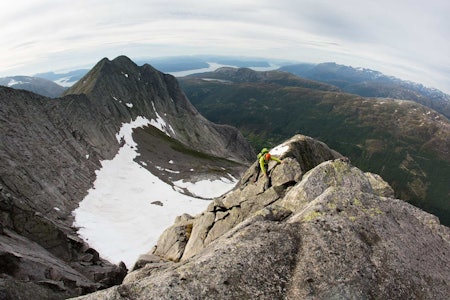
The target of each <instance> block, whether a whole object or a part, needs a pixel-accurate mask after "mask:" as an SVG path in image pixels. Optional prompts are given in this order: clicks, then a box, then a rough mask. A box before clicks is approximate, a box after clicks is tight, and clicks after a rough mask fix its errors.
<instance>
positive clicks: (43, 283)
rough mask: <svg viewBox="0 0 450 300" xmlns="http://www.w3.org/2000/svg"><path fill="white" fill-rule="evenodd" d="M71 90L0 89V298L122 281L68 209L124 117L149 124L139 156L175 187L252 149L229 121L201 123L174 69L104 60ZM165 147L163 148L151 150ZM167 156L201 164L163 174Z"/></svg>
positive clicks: (51, 294)
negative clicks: (54, 93)
mask: <svg viewBox="0 0 450 300" xmlns="http://www.w3.org/2000/svg"><path fill="white" fill-rule="evenodd" d="M125 72H127V73H125ZM138 78H139V79H138ZM130 79H133V80H130ZM140 79H145V80H142V81H140ZM74 89H76V90H75V92H74V93H76V94H74V93H72V94H66V95H65V96H64V97H61V98H58V99H50V98H46V97H43V96H39V95H37V94H34V93H31V92H27V91H23V90H16V89H12V88H8V87H0V107H1V110H0V133H1V136H2V139H1V141H0V162H1V163H0V192H1V194H0V212H1V214H0V225H1V227H0V260H1V262H2V269H1V270H0V272H1V273H2V277H1V278H0V292H1V294H2V295H6V296H5V297H10V298H13V299H14V298H20V297H28V296H25V295H29V294H32V293H33V292H34V293H36V295H44V294H45V296H39V297H40V298H48V299H65V298H67V297H70V296H76V295H80V294H83V293H87V292H92V291H94V290H97V289H101V288H105V287H108V286H111V285H114V284H118V283H119V282H121V280H122V279H123V277H124V275H125V274H126V271H127V270H126V268H125V265H124V264H123V263H120V264H118V265H113V264H111V263H109V262H107V261H106V260H104V259H103V258H102V257H101V255H100V254H99V253H98V252H97V250H95V249H93V248H91V247H90V246H89V245H88V244H87V243H85V242H84V241H83V240H82V239H81V238H80V237H79V236H78V235H77V232H76V231H77V228H74V227H73V221H74V215H73V214H72V212H73V210H74V209H76V208H77V207H78V205H79V203H80V201H82V200H83V199H84V198H85V197H86V196H87V194H88V191H89V189H90V188H92V187H93V183H94V181H95V179H96V173H97V171H98V170H99V169H100V168H101V167H102V165H103V163H104V161H105V160H106V161H107V160H111V159H112V158H114V157H115V156H116V154H117V152H118V151H119V149H121V146H122V145H123V144H124V140H123V139H122V138H120V135H119V133H120V132H119V131H120V130H121V129H122V128H123V127H124V124H128V123H130V122H131V121H135V120H136V119H137V118H138V117H139V118H145V119H146V120H147V122H148V127H149V128H143V129H142V130H140V131H139V132H138V133H137V134H136V137H137V138H136V139H135V141H136V143H137V145H136V146H134V147H137V148H139V149H142V155H141V156H140V157H139V158H138V159H139V161H141V162H145V164H146V165H147V166H146V169H147V170H150V171H152V172H154V176H156V177H157V178H161V179H163V180H165V181H166V182H168V183H170V185H169V187H170V188H172V187H173V189H175V187H174V183H173V182H174V181H177V180H180V178H183V179H186V180H188V181H194V182H195V181H199V180H200V179H205V177H208V176H209V174H212V176H211V177H212V178H217V177H226V176H234V177H237V176H239V174H241V173H242V172H243V170H244V169H245V168H246V164H248V161H249V159H250V157H252V156H253V150H252V149H251V147H250V145H249V144H248V143H247V141H246V140H245V139H244V138H243V137H242V135H240V133H239V132H238V131H237V130H236V129H235V128H232V127H230V126H220V125H215V124H213V123H211V122H209V121H207V120H206V119H205V118H203V117H202V116H201V115H200V114H199V113H198V112H197V111H196V110H195V109H194V108H193V106H192V105H191V104H190V103H189V101H188V100H187V99H186V97H185V96H184V94H183V92H182V91H181V90H180V89H179V88H178V86H177V83H176V80H175V79H174V77H172V76H166V75H164V74H162V73H160V72H158V71H156V70H154V69H153V68H151V67H150V66H148V65H147V66H144V67H142V68H138V67H137V66H136V65H135V64H134V63H133V62H131V61H130V60H129V59H127V58H125V57H119V58H118V59H116V60H114V61H109V60H106V59H105V60H102V61H101V62H99V64H98V65H97V66H96V67H94V68H93V69H92V70H91V72H89V73H88V74H87V75H86V77H84V79H83V80H81V81H80V83H79V84H77V85H75V86H74ZM163 149H170V150H171V151H167V153H162V155H157V154H160V153H158V150H163ZM165 154H166V155H173V154H176V155H178V156H177V158H178V159H182V160H185V161H186V162H189V161H192V162H193V163H194V164H197V165H202V166H203V167H204V168H203V169H202V168H198V172H193V171H191V170H190V168H188V163H184V169H181V170H180V173H179V174H178V177H177V178H175V176H174V177H170V176H168V175H167V174H166V173H167V169H168V168H163V169H158V168H156V166H164V164H167V162H168V161H170V160H171V159H172V157H169V156H166V155H165ZM214 155H216V156H214ZM217 155H218V156H219V157H217ZM191 168H192V167H191ZM146 169H144V170H146ZM146 172H147V171H146ZM194 173H195V174H194ZM183 175H186V177H183ZM158 176H159V177H158ZM199 177H201V178H199ZM178 191H179V192H180V193H182V192H184V193H185V194H189V190H188V189H182V188H180V189H179V190H178ZM154 192H155V193H158V191H154ZM129 196H130V195H127V197H129ZM121 200H122V201H127V198H124V199H121ZM11 245H14V248H13V247H12V246H11ZM30 279H31V280H30ZM24 280H28V281H24ZM17 287H22V288H17Z"/></svg>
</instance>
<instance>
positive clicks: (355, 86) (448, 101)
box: [0, 55, 450, 118]
mask: <svg viewBox="0 0 450 300" xmlns="http://www.w3.org/2000/svg"><path fill="white" fill-rule="evenodd" d="M135 62H136V64H137V65H144V64H150V65H152V66H153V67H155V68H156V69H158V70H160V71H162V72H164V73H171V74H172V75H174V76H178V77H183V76H186V75H190V74H194V73H202V72H210V71H214V70H215V69H216V68H220V67H224V66H230V67H234V68H251V69H253V70H256V71H264V70H275V69H277V70H280V71H286V72H290V73H292V74H294V75H297V76H299V77H301V78H304V79H310V80H312V81H316V82H321V83H326V84H329V85H333V86H335V87H337V88H339V89H340V90H342V91H343V92H347V93H351V94H356V95H360V96H363V97H383V98H393V99H404V100H412V101H415V102H417V103H421V104H423V105H425V106H428V107H430V108H432V109H434V110H436V111H438V112H440V113H442V114H443V115H445V116H446V117H447V118H449V117H450V95H447V94H445V93H443V92H441V91H439V90H437V89H434V88H427V87H425V86H423V85H422V84H420V83H414V82H410V81H405V80H401V79H399V78H396V77H393V76H387V75H384V74H382V73H380V72H378V71H375V70H370V69H365V68H355V67H351V66H344V65H339V64H336V63H332V62H330V63H320V64H310V63H301V64H299V63H295V62H292V61H286V60H268V59H264V58H249V57H224V56H213V55H209V56H208V55H198V56H174V57H162V58H153V59H138V60H135ZM88 71H89V70H88V69H78V70H73V71H70V72H65V73H54V72H47V73H39V74H36V75H34V76H33V77H38V78H44V79H47V80H50V81H53V82H55V83H57V84H58V85H60V86H63V87H70V86H72V85H73V84H74V83H76V82H77V81H78V80H80V78H81V77H83V76H84V75H85V74H86V73H87V72H88ZM21 77H23V76H21ZM8 78H9V79H8ZM8 78H0V85H5V86H7V85H8V84H10V83H12V82H14V81H11V78H10V77H8ZM15 81H17V82H20V80H16V79H15ZM25 81H27V82H30V81H31V79H30V78H29V79H27V80H24V82H25ZM40 85H42V86H40ZM12 87H15V88H21V89H26V90H30V91H33V92H36V93H38V94H41V95H45V96H49V97H57V96H58V95H60V94H58V92H59V91H60V90H61V88H58V89H56V88H55V87H53V88H52V89H51V91H49V90H50V88H49V87H48V83H46V82H45V81H40V82H39V81H37V79H36V80H35V82H34V83H33V84H32V85H30V84H22V85H12ZM54 90H55V91H54Z"/></svg>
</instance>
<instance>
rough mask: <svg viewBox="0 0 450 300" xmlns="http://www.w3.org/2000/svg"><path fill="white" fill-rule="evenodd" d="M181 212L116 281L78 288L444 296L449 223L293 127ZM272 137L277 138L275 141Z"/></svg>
mask: <svg viewBox="0 0 450 300" xmlns="http://www.w3.org/2000/svg"><path fill="white" fill-rule="evenodd" d="M280 147H283V149H285V151H284V153H283V154H282V155H281V158H282V159H283V164H278V165H274V166H270V170H271V171H270V172H271V176H270V178H271V181H270V182H269V183H268V184H267V182H265V180H264V178H262V177H260V178H258V180H257V181H256V182H255V183H254V182H253V179H254V177H252V176H254V175H255V173H254V168H253V167H251V168H250V169H249V170H248V173H246V174H245V175H244V176H243V177H242V180H241V182H240V183H239V185H238V186H236V188H235V189H234V190H233V191H231V192H230V193H228V194H226V195H224V196H222V197H220V198H217V199H214V200H213V201H212V202H211V204H210V206H209V207H208V209H207V210H206V211H204V212H203V213H201V214H199V215H197V216H195V217H193V216H188V215H183V216H180V217H179V218H177V220H176V221H175V224H174V225H173V226H172V227H170V228H168V229H167V230H166V231H165V232H164V233H163V235H162V236H161V238H160V240H159V242H158V244H157V246H156V247H155V248H154V249H153V250H152V251H150V252H149V253H148V254H145V255H143V256H142V257H141V260H140V261H139V262H138V264H136V266H135V270H134V271H133V272H131V273H129V274H128V275H127V277H126V278H125V280H124V283H123V284H121V285H119V286H116V287H113V288H110V289H107V290H104V291H100V292H96V293H94V294H90V295H86V296H84V297H80V298H79V299H175V298H177V299H447V298H448V295H449V294H450V267H449V266H450V255H449V254H450V229H449V228H448V227H445V226H443V225H440V224H439V221H438V219H437V217H435V216H433V215H431V214H428V213H426V212H424V211H421V210H420V209H418V208H415V207H414V206H412V205H410V204H408V203H406V202H404V201H402V200H398V199H394V198H393V194H394V193H393V190H392V188H391V187H390V186H389V185H388V184H387V183H386V182H385V181H383V179H382V178H381V177H380V176H378V175H375V174H371V173H364V172H362V171H361V170H359V169H358V168H356V167H354V166H352V165H351V163H350V162H349V161H348V159H346V158H345V157H342V156H341V155H340V154H338V153H336V152H334V151H332V150H330V149H329V148H328V147H327V146H326V145H324V144H323V143H320V142H318V141H315V140H313V139H310V138H307V137H304V136H295V137H293V138H292V139H290V140H288V141H286V142H285V143H284V144H282V145H281V146H280ZM279 149H280V148H278V150H279Z"/></svg>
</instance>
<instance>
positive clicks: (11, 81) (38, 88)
mask: <svg viewBox="0 0 450 300" xmlns="http://www.w3.org/2000/svg"><path fill="white" fill-rule="evenodd" d="M0 85H3V86H8V87H12V88H15V89H22V90H27V91H30V92H33V93H36V94H39V95H42V96H46V97H50V98H56V97H59V96H61V95H62V93H63V92H64V90H65V88H64V87H62V86H60V85H58V84H56V83H54V82H53V81H51V80H47V79H44V78H39V77H30V76H12V77H3V78H0Z"/></svg>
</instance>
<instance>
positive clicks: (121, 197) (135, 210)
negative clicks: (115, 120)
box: [73, 117, 234, 268]
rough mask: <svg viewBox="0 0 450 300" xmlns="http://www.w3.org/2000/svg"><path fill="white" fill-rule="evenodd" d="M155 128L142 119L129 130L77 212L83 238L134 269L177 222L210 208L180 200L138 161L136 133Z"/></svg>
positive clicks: (199, 188) (204, 188) (198, 190)
mask: <svg viewBox="0 0 450 300" xmlns="http://www.w3.org/2000/svg"><path fill="white" fill-rule="evenodd" d="M150 123H151V122H150V121H149V120H148V119H146V118H143V117H138V118H136V120H134V121H132V122H130V123H127V124H123V126H122V128H121V129H120V131H119V133H118V134H117V140H118V141H119V142H120V141H121V140H124V141H125V144H124V145H123V146H122V148H121V149H120V150H119V152H118V153H117V155H116V156H115V157H114V158H113V159H112V160H106V161H102V162H101V164H102V167H101V169H100V170H98V171H96V175H97V178H96V180H95V182H94V187H93V188H92V189H90V190H89V191H88V195H87V196H86V197H85V198H84V199H83V200H82V201H81V202H80V205H79V207H78V208H77V209H76V210H74V212H73V214H74V217H75V222H74V226H76V227H79V230H78V234H79V235H80V236H81V237H82V238H83V239H84V240H85V241H86V242H87V243H89V245H90V246H91V247H93V248H95V249H96V250H97V251H99V253H100V255H101V256H102V257H104V258H106V259H108V260H109V261H111V262H113V263H119V262H120V261H123V262H124V263H125V264H126V266H127V267H128V268H132V266H133V264H134V262H135V261H136V260H137V258H138V257H139V255H140V254H144V253H147V252H148V251H150V250H151V249H152V247H153V246H154V245H155V244H156V242H157V239H158V237H159V236H160V235H161V233H162V232H163V231H164V230H165V229H166V228H168V227H169V226H171V225H172V224H173V222H174V219H175V217H176V216H179V215H181V214H183V213H188V214H191V215H195V214H197V213H199V212H201V211H203V210H204V209H206V207H207V206H208V204H209V201H206V200H202V199H197V198H193V197H189V196H186V195H184V194H180V193H179V192H181V189H179V188H177V187H175V188H172V187H171V186H170V185H168V184H166V183H164V182H163V181H161V180H159V178H158V177H156V176H154V175H153V174H151V173H150V172H148V171H147V170H146V169H145V168H143V167H142V166H140V165H139V164H138V163H136V162H134V161H133V160H134V158H136V157H137V156H138V155H139V153H138V152H137V145H136V143H135V142H134V141H133V139H132V131H133V129H134V128H137V127H142V126H148V125H149V124H150ZM180 184H182V185H183V186H185V187H186V188H187V189H188V190H192V191H195V194H196V195H199V196H201V197H205V198H207V197H209V196H210V195H212V194H213V192H215V194H222V193H224V192H226V191H227V190H230V189H231V188H232V187H233V186H234V183H233V182H231V181H229V182H226V181H221V183H219V182H214V183H213V182H209V183H207V182H200V183H196V184H191V183H180ZM214 189H216V190H215V191H214ZM154 201H160V202H162V203H163V206H159V205H154V204H152V202H154Z"/></svg>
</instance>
